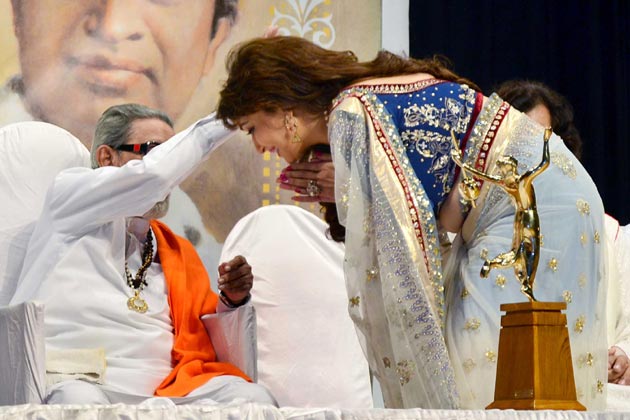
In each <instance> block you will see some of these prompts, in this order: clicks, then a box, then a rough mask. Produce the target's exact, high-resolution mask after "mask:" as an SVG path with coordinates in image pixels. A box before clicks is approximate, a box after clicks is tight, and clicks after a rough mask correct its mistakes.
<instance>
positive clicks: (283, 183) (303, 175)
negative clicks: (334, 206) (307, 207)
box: [276, 152, 335, 203]
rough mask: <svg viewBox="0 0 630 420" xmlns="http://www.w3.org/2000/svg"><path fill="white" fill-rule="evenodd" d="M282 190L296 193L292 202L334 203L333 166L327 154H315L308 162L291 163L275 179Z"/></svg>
mask: <svg viewBox="0 0 630 420" xmlns="http://www.w3.org/2000/svg"><path fill="white" fill-rule="evenodd" d="M276 182H277V183H278V184H280V188H282V189H283V190H290V191H294V192H296V193H298V194H299V195H296V196H294V197H292V199H293V200H295V201H299V202H302V203H312V202H326V203H334V202H335V166H334V165H333V163H332V157H331V156H330V154H329V153H317V152H316V154H315V158H314V159H312V160H311V161H309V162H298V163H293V164H291V165H289V166H287V167H286V168H284V169H283V170H282V173H281V174H280V176H279V177H278V179H276Z"/></svg>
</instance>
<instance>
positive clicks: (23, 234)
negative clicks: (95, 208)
mask: <svg viewBox="0 0 630 420" xmlns="http://www.w3.org/2000/svg"><path fill="white" fill-rule="evenodd" d="M0 155H2V156H10V158H7V159H4V161H3V162H2V165H0V201H1V202H2V203H3V204H2V207H1V208H0V306H5V305H7V304H8V303H9V301H10V300H11V297H12V296H13V293H14V292H15V287H16V284H17V280H18V276H19V275H20V271H21V270H22V263H23V261H24V255H25V253H26V246H27V245H28V241H29V239H30V237H31V233H32V232H33V227H34V225H35V221H36V220H37V218H38V217H39V213H40V212H41V210H42V205H43V204H44V197H45V195H46V191H47V190H48V187H49V186H50V184H51V182H52V180H53V179H54V178H55V176H56V175H57V174H58V173H59V172H61V171H62V170H64V169H67V168H73V167H75V166H84V167H89V165H90V152H89V150H88V149H86V148H85V146H83V145H82V144H81V142H80V141H79V140H78V139H77V138H76V137H74V136H73V135H72V134H70V133H68V132H67V131H66V130H64V129H62V128H59V127H57V126H54V125H52V124H48V123H44V122H34V121H28V122H21V123H14V124H9V125H7V126H5V127H2V128H0Z"/></svg>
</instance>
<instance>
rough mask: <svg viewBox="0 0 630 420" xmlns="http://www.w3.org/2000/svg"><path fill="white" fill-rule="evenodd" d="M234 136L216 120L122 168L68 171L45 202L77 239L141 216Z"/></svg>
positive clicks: (200, 124)
mask: <svg viewBox="0 0 630 420" xmlns="http://www.w3.org/2000/svg"><path fill="white" fill-rule="evenodd" d="M231 134H232V132H231V131H230V130H228V129H227V128H225V127H224V126H223V124H222V123H221V122H220V121H218V120H217V119H216V118H215V116H214V114H212V115H209V116H208V117H206V118H204V119H201V120H199V121H198V122H196V123H195V124H193V125H191V126H190V127H189V128H187V129H186V130H184V131H182V132H180V133H178V134H176V135H175V136H173V137H172V138H171V139H170V140H168V141H166V142H164V143H163V144H161V145H160V146H158V147H156V148H154V149H153V150H151V151H150V152H149V153H148V154H147V155H146V156H145V157H144V159H142V160H132V161H129V162H128V163H127V164H125V165H124V166H122V167H113V166H108V167H102V168H98V169H95V170H89V169H86V168H72V169H69V170H66V171H63V172H62V173H60V174H59V175H58V176H57V178H56V179H55V182H54V184H53V186H52V187H51V189H50V190H49V192H48V197H47V198H46V201H47V206H48V207H49V209H50V211H51V214H52V216H53V221H54V222H53V223H55V224H56V226H55V227H56V230H58V231H59V232H65V233H72V234H81V233H82V232H85V231H87V230H90V229H91V228H92V227H93V226H97V225H101V224H104V223H107V222H109V221H111V220H115V219H117V218H121V217H131V216H141V215H143V214H144V213H146V212H147V211H148V210H149V209H151V207H152V206H153V205H154V204H155V203H157V202H158V201H161V200H163V199H164V198H165V197H166V196H167V195H168V194H169V193H170V192H171V190H172V189H173V188H174V187H175V186H177V185H178V184H179V183H180V182H182V181H183V180H184V179H185V178H186V177H187V176H188V175H189V174H190V173H191V172H192V171H193V170H194V169H195V168H196V167H197V165H199V163H201V162H202V161H203V160H204V159H205V158H206V157H207V156H208V155H209V154H210V153H211V152H212V151H213V150H214V149H216V148H217V147H218V146H220V145H221V144H223V142H225V141H226V140H227V139H228V138H229V137H230V135H231Z"/></svg>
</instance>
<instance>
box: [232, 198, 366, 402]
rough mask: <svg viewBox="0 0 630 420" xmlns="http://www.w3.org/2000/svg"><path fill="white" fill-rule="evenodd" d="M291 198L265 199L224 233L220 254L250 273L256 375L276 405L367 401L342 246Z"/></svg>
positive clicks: (362, 365) (317, 220) (364, 367)
mask: <svg viewBox="0 0 630 420" xmlns="http://www.w3.org/2000/svg"><path fill="white" fill-rule="evenodd" d="M326 228H327V227H326V225H325V223H324V222H323V221H322V220H320V219H319V218H317V217H316V216H315V215H313V214H311V213H309V212H307V211H305V210H303V209H301V208H299V207H296V206H283V205H277V206H268V207H262V208H260V209H258V210H256V211H254V212H252V213H250V214H249V215H247V216H245V217H244V218H243V219H241V220H240V221H239V222H238V223H237V224H236V226H235V227H234V228H233V230H232V232H230V234H229V235H228V238H227V239H226V241H225V244H224V247H223V253H222V257H221V261H227V260H229V259H230V258H232V257H234V256H235V255H238V254H242V255H244V256H245V257H246V258H247V260H248V262H249V263H250V265H251V266H252V272H253V274H254V287H253V289H252V302H251V303H252V304H253V305H254V306H255V307H256V312H257V314H258V330H257V336H258V382H259V383H260V384H262V385H264V386H266V387H267V388H268V389H269V390H270V391H271V393H272V394H273V395H274V396H275V397H276V399H277V401H278V403H279V404H280V406H290V407H331V408H346V409H351V408H371V407H372V405H373V403H372V393H371V387H370V378H369V369H368V364H367V361H366V359H365V356H364V354H363V351H362V349H361V346H360V344H359V340H358V337H357V334H356V332H355V329H354V325H353V323H352V320H351V319H350V316H349V315H348V309H347V308H348V296H347V293H346V288H345V282H344V276H343V268H342V267H343V255H344V250H343V246H342V245H340V244H338V243H335V242H333V241H332V240H329V239H328V238H327V237H326V234H325V231H326Z"/></svg>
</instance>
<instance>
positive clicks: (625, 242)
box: [613, 225, 630, 355]
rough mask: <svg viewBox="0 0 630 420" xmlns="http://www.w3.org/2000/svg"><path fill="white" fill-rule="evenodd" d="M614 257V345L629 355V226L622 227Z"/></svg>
mask: <svg viewBox="0 0 630 420" xmlns="http://www.w3.org/2000/svg"><path fill="white" fill-rule="evenodd" d="M614 252H615V257H616V263H617V268H618V270H619V271H618V275H619V279H618V281H619V284H618V291H617V294H618V299H619V300H620V305H619V307H620V314H619V316H618V318H617V323H616V339H615V341H614V342H613V344H614V345H616V346H618V347H620V348H621V349H622V350H623V351H625V352H626V354H628V355H630V304H629V301H630V225H626V226H622V227H621V228H620V229H619V233H618V234H617V239H616V241H615V251H614Z"/></svg>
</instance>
